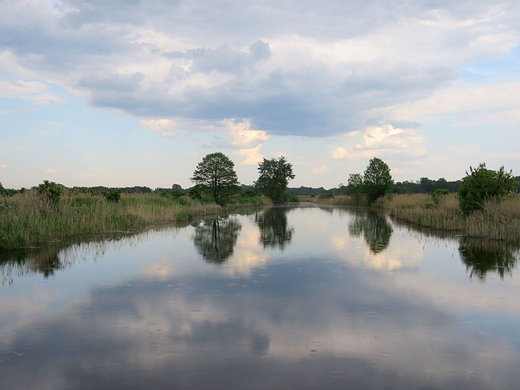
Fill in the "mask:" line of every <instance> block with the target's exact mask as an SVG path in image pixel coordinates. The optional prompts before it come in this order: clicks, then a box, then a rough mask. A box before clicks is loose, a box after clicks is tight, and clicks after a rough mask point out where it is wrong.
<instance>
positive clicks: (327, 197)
mask: <svg viewBox="0 0 520 390" xmlns="http://www.w3.org/2000/svg"><path fill="white" fill-rule="evenodd" d="M319 198H320V199H332V198H334V194H333V193H332V192H327V193H326V194H321V195H320V196H319Z"/></svg>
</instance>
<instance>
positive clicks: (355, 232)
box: [348, 211, 393, 253]
mask: <svg viewBox="0 0 520 390" xmlns="http://www.w3.org/2000/svg"><path fill="white" fill-rule="evenodd" d="M348 231H349V233H350V235H352V236H354V237H360V236H361V235H363V237H364V238H365V241H366V243H367V245H368V247H369V248H370V251H371V252H372V253H379V252H382V251H384V250H385V249H386V248H387V247H388V244H389V243H390V237H391V236H392V233H393V230H392V226H391V225H390V224H389V223H388V222H387V220H386V218H385V217H384V216H382V215H379V214H377V213H374V212H373V211H366V212H362V213H357V214H356V215H355V217H354V219H353V221H352V222H351V223H350V224H349V227H348Z"/></svg>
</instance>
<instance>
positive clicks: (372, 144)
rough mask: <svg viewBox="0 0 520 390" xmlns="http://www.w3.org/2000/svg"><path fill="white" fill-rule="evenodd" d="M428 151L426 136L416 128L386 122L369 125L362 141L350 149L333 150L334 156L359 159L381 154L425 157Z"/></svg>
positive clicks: (337, 158) (391, 156) (400, 157)
mask: <svg viewBox="0 0 520 390" xmlns="http://www.w3.org/2000/svg"><path fill="white" fill-rule="evenodd" d="M426 153H427V150H426V147H425V144H424V138H423V137H422V136H421V135H419V134H418V133H417V131H416V130H413V129H400V128H395V127H394V126H392V125H390V124H385V125H381V126H372V127H368V128H367V129H365V132H364V135H363V142H362V143H358V144H356V145H355V147H353V148H352V147H351V148H349V149H346V148H345V147H338V148H336V149H335V150H334V151H333V153H332V158H333V159H336V160H339V159H346V160H357V159H365V158H371V157H376V156H379V157H387V158H393V159H398V160H401V159H405V160H406V159H417V158H421V157H424V156H425V155H426Z"/></svg>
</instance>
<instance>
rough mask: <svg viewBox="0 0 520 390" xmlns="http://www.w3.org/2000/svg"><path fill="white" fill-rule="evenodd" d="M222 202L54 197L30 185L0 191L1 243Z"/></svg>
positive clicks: (131, 223) (153, 218)
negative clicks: (10, 192)
mask: <svg viewBox="0 0 520 390" xmlns="http://www.w3.org/2000/svg"><path fill="white" fill-rule="evenodd" d="M220 212H221V207H220V206H217V205H215V204H201V203H200V202H197V201H194V200H192V199H191V198H189V197H179V198H174V197H167V196H160V195H157V194H122V196H121V200H120V201H119V202H117V203H116V202H108V201H107V200H106V199H105V198H104V197H103V196H96V195H87V194H77V193H74V192H73V191H70V190H65V191H64V193H63V194H62V196H61V198H60V199H59V201H58V203H56V204H53V203H52V202H49V201H46V200H45V199H42V198H41V197H40V196H38V194H37V193H36V191H34V190H30V191H26V192H25V193H22V194H16V195H14V196H12V197H0V249H21V248H27V247H30V246H35V245H40V244H42V243H46V242H49V241H52V240H57V239H58V240H59V239H63V238H67V237H72V236H76V235H84V234H92V233H101V232H112V231H118V230H126V229H130V228H133V227H136V226H141V225H146V224H153V223H159V222H175V221H179V220H183V219H190V218H193V217H194V216H206V215H216V214H218V213H220Z"/></svg>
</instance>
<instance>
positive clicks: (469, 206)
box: [459, 163, 516, 214]
mask: <svg viewBox="0 0 520 390" xmlns="http://www.w3.org/2000/svg"><path fill="white" fill-rule="evenodd" d="M469 169H470V173H468V172H466V175H467V176H466V177H465V178H464V179H462V184H461V185H460V189H459V205H460V208H461V210H462V211H463V212H464V213H465V214H468V213H470V212H471V211H474V210H483V209H484V202H485V201H487V200H490V199H497V198H500V197H503V196H505V195H506V194H508V193H512V192H514V191H515V189H516V180H515V178H514V177H513V175H512V172H511V171H509V172H506V171H505V170H504V167H501V168H500V169H499V170H498V171H493V170H491V169H487V168H486V164H484V163H482V164H480V165H479V166H478V167H477V168H475V169H473V168H472V167H470V168H469Z"/></svg>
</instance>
